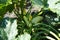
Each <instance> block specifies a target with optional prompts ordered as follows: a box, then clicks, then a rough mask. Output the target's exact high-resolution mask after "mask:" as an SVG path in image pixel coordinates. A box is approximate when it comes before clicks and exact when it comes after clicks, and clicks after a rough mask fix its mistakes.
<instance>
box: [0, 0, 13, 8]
mask: <svg viewBox="0 0 60 40" xmlns="http://www.w3.org/2000/svg"><path fill="white" fill-rule="evenodd" d="M9 4H12V0H0V9H1V8H2V7H4V6H7V5H9Z"/></svg>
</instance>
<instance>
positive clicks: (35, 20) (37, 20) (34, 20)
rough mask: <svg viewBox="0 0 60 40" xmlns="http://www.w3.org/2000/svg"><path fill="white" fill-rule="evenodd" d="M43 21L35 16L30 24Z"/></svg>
mask: <svg viewBox="0 0 60 40" xmlns="http://www.w3.org/2000/svg"><path fill="white" fill-rule="evenodd" d="M42 19H43V17H41V16H37V17H35V18H33V19H32V23H38V22H39V21H41V20H42Z"/></svg>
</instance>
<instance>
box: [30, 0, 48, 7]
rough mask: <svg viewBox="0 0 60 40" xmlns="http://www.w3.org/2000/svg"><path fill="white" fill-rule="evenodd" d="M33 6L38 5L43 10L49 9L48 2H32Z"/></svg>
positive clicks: (39, 0) (37, 0) (42, 0)
mask: <svg viewBox="0 0 60 40" xmlns="http://www.w3.org/2000/svg"><path fill="white" fill-rule="evenodd" d="M31 1H32V5H37V7H40V8H43V7H47V6H48V5H47V0H31Z"/></svg>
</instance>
